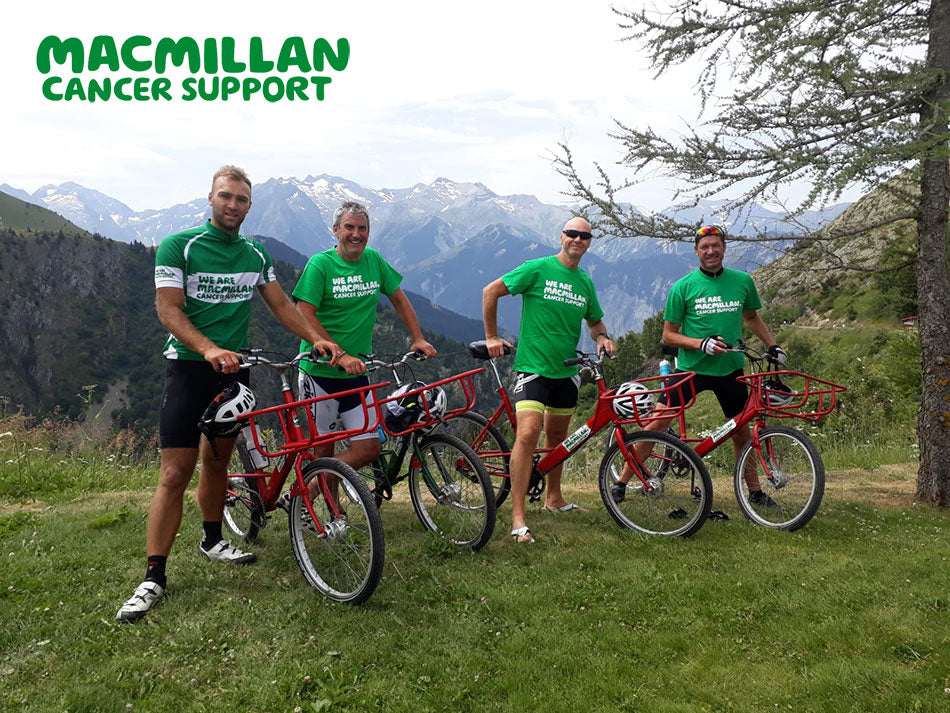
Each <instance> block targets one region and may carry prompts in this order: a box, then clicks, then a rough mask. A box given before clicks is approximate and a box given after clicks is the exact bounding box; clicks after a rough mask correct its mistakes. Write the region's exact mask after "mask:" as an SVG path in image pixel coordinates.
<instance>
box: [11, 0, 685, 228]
mask: <svg viewBox="0 0 950 713" xmlns="http://www.w3.org/2000/svg"><path fill="white" fill-rule="evenodd" d="M145 7H147V8H148V10H147V15H145V14H143V10H142V8H143V6H136V5H132V4H129V3H126V2H123V3H118V2H102V3H96V11H95V12H91V11H90V8H89V6H88V5H82V4H77V3H71V2H70V3H67V2H63V1H62V0H50V1H49V2H44V3H33V4H28V5H25V6H21V7H20V8H18V13H17V17H16V18H12V19H8V22H10V23H11V24H12V27H8V33H7V34H8V37H7V38H6V40H5V43H4V45H3V46H2V47H0V58H2V62H3V66H4V68H5V72H4V73H3V75H2V77H0V91H2V93H3V96H4V104H3V109H2V110H0V112H2V114H0V135H2V136H3V137H4V142H5V146H4V147H3V157H4V158H3V162H2V174H0V182H4V181H5V182H7V183H9V184H11V185H14V186H17V187H20V188H23V189H26V190H30V191H32V190H35V189H36V188H37V187H39V186H40V185H42V184H43V183H49V182H53V183H59V182H63V181H66V180H75V181H77V182H79V183H82V184H83V185H86V186H87V187H90V188H95V189H97V190H100V191H102V192H104V193H107V194H109V195H111V196H114V197H116V198H118V199H119V200H122V201H123V202H126V203H128V204H129V205H130V206H132V207H133V208H136V209H143V208H147V207H157V206H164V205H168V204H171V203H175V202H183V201H187V200H190V199H193V198H196V197H198V196H200V195H203V193H204V192H205V191H206V190H207V188H206V184H207V182H208V178H209V177H210V174H211V173H212V172H213V171H214V169H215V168H216V167H217V166H218V165H220V164H221V163H226V162H227V163H237V164H239V165H243V166H245V167H246V168H247V169H248V170H249V171H250V172H251V175H252V177H253V178H254V179H255V180H264V179H266V178H269V177H272V176H274V177H276V176H292V175H297V176H303V175H306V174H315V173H331V174H336V175H341V176H345V177H347V178H350V179H352V180H355V181H358V182H360V183H364V184H366V185H369V186H372V187H376V188H379V187H404V186H408V185H411V184H412V183H414V182H416V181H430V180H432V179H433V178H436V177H438V176H446V177H449V178H453V179H458V180H480V181H481V182H483V183H485V184H486V185H487V186H488V187H489V188H491V189H492V190H495V191H496V192H499V193H533V194H535V195H537V196H538V197H540V198H541V199H542V200H548V201H557V202H560V201H561V200H562V197H561V196H560V191H561V190H563V188H564V183H563V179H561V178H560V177H559V176H557V175H556V174H555V172H554V171H553V170H552V168H551V166H550V162H549V160H548V158H547V155H548V153H549V152H550V151H551V150H552V149H554V148H555V147H556V145H557V142H558V141H559V140H560V139H561V138H562V137H564V136H569V137H570V140H571V145H572V147H573V148H574V149H575V155H576V157H577V159H578V161H579V162H580V163H582V164H585V165H590V164H591V163H592V162H593V161H595V160H599V161H601V162H603V163H604V164H611V163H613V162H614V161H615V160H616V158H617V156H618V152H617V148H616V147H615V145H614V144H613V143H612V142H610V141H609V140H608V139H607V138H606V132H607V131H609V130H610V129H611V128H612V126H613V124H612V121H611V118H612V117H618V118H620V119H622V120H624V121H626V122H638V123H639V122H643V123H647V122H650V123H654V125H664V124H666V123H672V122H673V121H674V120H675V119H676V117H677V116H680V115H684V113H688V112H689V110H690V107H691V105H692V99H691V96H690V94H691V92H690V90H689V88H688V85H687V84H682V83H680V80H679V79H678V78H675V77H674V80H672V81H671V80H669V79H666V80H664V84H663V90H662V91H659V90H658V89H657V85H656V84H655V83H653V82H652V80H651V79H650V77H649V74H648V73H647V72H646V71H644V69H643V67H642V65H643V62H642V58H640V57H638V56H637V55H636V47H635V45H633V44H630V43H621V42H619V41H618V40H619V38H620V36H621V32H620V30H618V29H617V22H616V17H615V16H614V15H613V13H612V12H611V10H610V4H609V3H608V2H588V3H578V2H566V1H564V0H555V1H553V2H512V1H511V0H507V1H505V2H502V1H499V0H484V1H483V2H481V3H477V4H473V3H467V4H451V3H444V2H433V1H431V0H427V1H425V2H412V3H392V2H363V3H359V4H358V5H348V4H343V3H334V4H331V3H320V2H317V3H314V2H284V3H280V4H279V5H266V4H265V5H262V4H261V3H259V2H231V3H228V4H227V5H224V6H222V5H218V4H206V3H195V2H187V3H185V2H180V0H169V1H167V2H162V3H159V4H156V5H149V6H145ZM140 33H146V34H147V35H148V36H149V37H151V38H152V39H153V40H156V39H157V38H159V37H163V36H168V37H173V38H178V37H181V36H186V35H187V36H192V37H195V38H199V39H201V38H205V37H214V38H220V37H223V36H230V37H234V38H235V39H236V41H237V47H238V48H239V49H238V52H239V53H240V52H241V51H242V48H246V47H247V44H248V42H249V38H250V37H251V36H259V37H261V38H262V42H263V45H264V48H265V53H267V54H268V55H269V56H271V57H273V56H276V53H277V51H278V48H279V46H280V44H281V42H282V41H283V40H284V39H285V38H287V37H289V36H294V35H299V36H302V37H304V38H305V39H307V40H308V41H309V40H311V39H313V38H316V37H325V38H327V39H328V40H331V41H335V40H336V38H339V37H346V38H348V40H349V41H350V44H351V48H352V52H351V58H350V63H349V66H348V67H347V69H346V70H345V71H343V72H340V73H337V74H333V75H332V80H333V81H332V82H331V84H330V85H329V86H328V87H327V88H326V99H325V101H323V102H316V101H308V102H299V101H296V102H290V101H282V102H277V103H267V102H264V101H261V100H256V101H250V102H243V101H239V100H230V101H228V102H200V101H195V102H183V101H173V102H162V101H158V102H151V101H149V102H118V101H114V100H113V101H108V102H96V103H94V104H91V103H88V102H77V101H70V102H51V101H48V100H46V99H44V98H43V97H42V95H41V93H40V85H41V82H42V80H43V75H41V74H40V73H39V71H38V70H37V69H36V65H35V57H36V50H37V47H38V45H39V42H40V41H41V40H42V38H43V37H45V36H47V35H51V34H52V35H58V36H59V37H70V36H77V37H80V38H83V39H84V40H86V43H87V46H88V40H89V39H91V38H92V37H93V36H95V35H102V34H108V35H112V36H114V37H116V38H118V39H123V38H125V37H128V36H131V35H133V34H140ZM243 51H244V52H245V53H246V49H244V50H243ZM82 76H84V77H86V78H88V77H89V76H90V75H89V73H85V74H84V75H82ZM170 76H172V77H173V81H174V82H175V83H176V86H177V80H178V78H180V75H174V74H172V75H170ZM659 205H662V201H660V203H659Z"/></svg>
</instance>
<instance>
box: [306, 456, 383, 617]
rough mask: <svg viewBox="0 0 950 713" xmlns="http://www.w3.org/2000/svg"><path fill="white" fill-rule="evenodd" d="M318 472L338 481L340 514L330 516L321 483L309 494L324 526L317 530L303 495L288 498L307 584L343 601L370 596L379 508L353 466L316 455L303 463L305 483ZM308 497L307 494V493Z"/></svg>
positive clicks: (379, 549) (379, 540)
mask: <svg viewBox="0 0 950 713" xmlns="http://www.w3.org/2000/svg"><path fill="white" fill-rule="evenodd" d="M321 474H330V475H334V476H336V477H337V478H338V479H339V485H338V487H337V492H338V497H339V501H340V509H341V510H342V511H343V512H344V517H340V518H334V517H333V515H332V512H331V510H330V506H329V504H328V502H327V500H326V498H325V497H324V495H323V491H322V489H318V494H317V495H316V496H315V497H314V498H313V500H312V504H313V510H314V512H315V513H316V515H317V517H318V518H319V520H320V525H321V526H322V527H323V529H324V530H325V532H326V536H321V535H320V534H319V533H318V532H317V529H316V528H315V527H314V526H313V523H312V522H311V521H310V515H309V513H308V512H307V507H306V504H305V503H304V497H305V496H302V495H297V496H296V497H294V498H292V499H291V502H290V513H289V529H290V544H291V547H292V548H293V552H294V558H295V559H296V560H297V564H298V565H299V567H300V571H301V573H302V574H303V577H304V579H305V580H306V582H307V584H309V585H310V586H312V587H313V588H314V589H316V590H317V591H318V592H320V593H321V594H322V595H323V596H325V597H327V598H328V599H331V600H333V601H336V602H342V603H345V604H353V605H356V604H362V603H363V602H365V601H366V600H367V599H369V598H370V597H371V596H372V594H373V592H374V591H376V587H377V585H378V584H379V581H380V579H381V577H382V574H383V561H384V558H385V551H386V546H385V541H384V536H383V523H382V519H381V518H380V515H379V510H378V509H377V508H376V507H375V506H374V505H372V495H370V492H369V488H367V487H366V483H365V482H364V481H363V479H362V478H361V477H360V476H359V475H357V473H356V471H355V470H353V469H352V468H351V467H350V466H348V465H347V464H346V463H343V462H342V461H339V460H336V459H335V458H318V459H316V460H313V461H310V462H309V463H308V464H307V465H306V466H305V467H304V469H303V476H304V482H306V483H307V485H308V487H309V485H310V483H311V481H313V479H314V478H317V477H319V476H320V475H321ZM306 497H309V494H308V495H307V496H306Z"/></svg>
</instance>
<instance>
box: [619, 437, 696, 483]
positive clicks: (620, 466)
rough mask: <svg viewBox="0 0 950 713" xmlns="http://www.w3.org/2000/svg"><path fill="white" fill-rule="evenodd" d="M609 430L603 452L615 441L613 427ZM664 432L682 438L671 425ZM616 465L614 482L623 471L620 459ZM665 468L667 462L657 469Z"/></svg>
mask: <svg viewBox="0 0 950 713" xmlns="http://www.w3.org/2000/svg"><path fill="white" fill-rule="evenodd" d="M609 430H610V432H609V433H608V434H607V443H606V447H605V448H604V452H605V453H606V452H607V450H608V449H610V448H611V447H612V446H613V445H614V444H615V443H616V442H617V439H616V438H614V430H613V428H610V429H609ZM666 433H668V434H670V435H671V436H673V438H676V439H678V440H681V441H682V440H683V439H682V438H680V437H679V432H678V431H674V430H673V428H672V427H670V428H667V429H666ZM683 443H686V441H683ZM686 445H688V446H689V444H688V443H686ZM690 448H692V446H690ZM668 455H669V454H668ZM696 455H699V454H698V453H697V454H696ZM618 465H619V469H615V470H614V471H613V476H614V482H618V481H619V480H620V473H621V472H622V471H623V466H622V461H620V464H618ZM667 468H669V463H663V464H661V465H660V466H659V470H660V472H661V473H665V472H666V469H667ZM706 470H707V471H708V470H709V468H706ZM710 478H711V476H710Z"/></svg>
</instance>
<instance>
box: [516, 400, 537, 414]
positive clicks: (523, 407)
mask: <svg viewBox="0 0 950 713" xmlns="http://www.w3.org/2000/svg"><path fill="white" fill-rule="evenodd" d="M520 411H534V412H535V413H540V414H543V413H544V404H543V403H541V402H540V401H516V402H515V413H518V412H520Z"/></svg>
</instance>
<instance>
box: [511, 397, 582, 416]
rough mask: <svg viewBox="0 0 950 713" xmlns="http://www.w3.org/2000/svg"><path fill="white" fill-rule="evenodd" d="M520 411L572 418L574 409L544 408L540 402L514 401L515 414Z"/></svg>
mask: <svg viewBox="0 0 950 713" xmlns="http://www.w3.org/2000/svg"><path fill="white" fill-rule="evenodd" d="M521 411H534V412H535V413H540V414H542V415H547V414H550V415H552V416H573V415H574V409H572V408H552V407H550V406H545V405H544V404H543V403H541V402H540V401H529V400H525V401H516V402H515V413H519V412H521Z"/></svg>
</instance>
